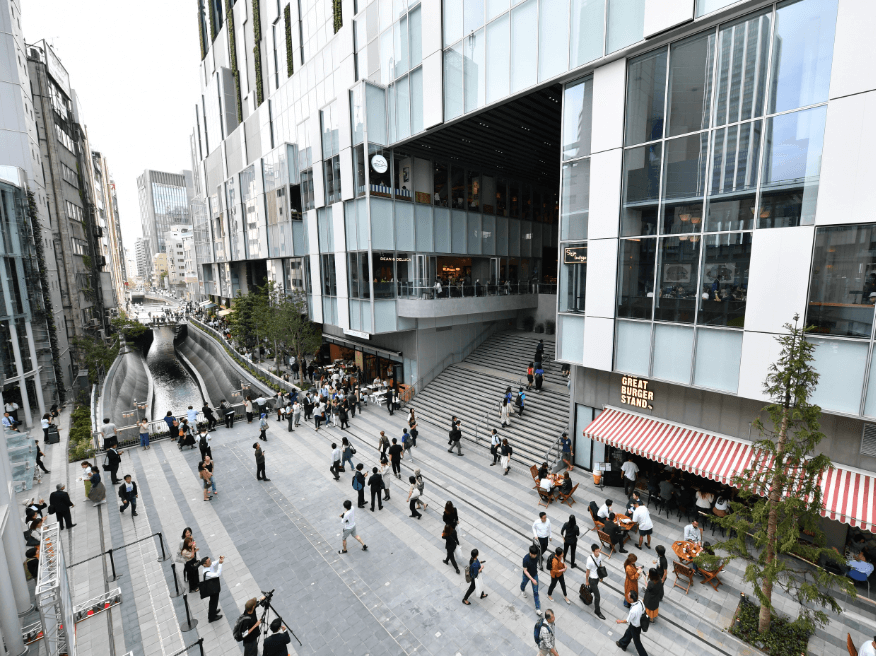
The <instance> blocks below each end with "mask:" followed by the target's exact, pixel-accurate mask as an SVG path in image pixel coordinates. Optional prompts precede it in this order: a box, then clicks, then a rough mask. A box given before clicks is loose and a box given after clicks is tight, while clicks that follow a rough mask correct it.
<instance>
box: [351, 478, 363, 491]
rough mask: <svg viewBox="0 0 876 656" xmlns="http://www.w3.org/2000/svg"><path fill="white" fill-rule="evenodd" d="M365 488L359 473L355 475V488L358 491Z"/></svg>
mask: <svg viewBox="0 0 876 656" xmlns="http://www.w3.org/2000/svg"><path fill="white" fill-rule="evenodd" d="M364 488H365V486H364V485H362V481H360V480H359V474H356V475H355V476H353V489H354V490H356V491H357V492H358V491H359V490H362V489H364Z"/></svg>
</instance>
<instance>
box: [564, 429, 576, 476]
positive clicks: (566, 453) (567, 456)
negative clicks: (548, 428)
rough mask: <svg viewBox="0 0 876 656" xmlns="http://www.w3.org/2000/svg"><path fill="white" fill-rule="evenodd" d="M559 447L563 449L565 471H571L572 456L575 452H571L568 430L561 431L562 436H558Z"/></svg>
mask: <svg viewBox="0 0 876 656" xmlns="http://www.w3.org/2000/svg"><path fill="white" fill-rule="evenodd" d="M560 447H561V448H562V450H563V455H562V460H563V462H564V463H566V471H572V469H573V466H572V457H573V456H574V455H575V454H574V453H573V452H572V440H570V439H569V433H568V431H563V436H562V437H561V438H560Z"/></svg>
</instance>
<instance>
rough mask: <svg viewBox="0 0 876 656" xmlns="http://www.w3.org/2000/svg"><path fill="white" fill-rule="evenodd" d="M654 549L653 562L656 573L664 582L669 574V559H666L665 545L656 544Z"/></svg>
mask: <svg viewBox="0 0 876 656" xmlns="http://www.w3.org/2000/svg"><path fill="white" fill-rule="evenodd" d="M654 551H656V552H657V560H655V561H654V564H655V565H656V566H657V567H656V569H657V574H659V575H660V582H661V583H666V577H667V576H669V561H668V560H666V547H664V546H663V545H662V544H658V545H657V546H656V547H654Z"/></svg>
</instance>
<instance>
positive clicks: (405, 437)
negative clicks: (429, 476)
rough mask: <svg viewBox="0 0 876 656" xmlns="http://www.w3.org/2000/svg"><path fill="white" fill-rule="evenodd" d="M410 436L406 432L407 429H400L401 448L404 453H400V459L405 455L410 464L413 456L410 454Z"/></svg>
mask: <svg viewBox="0 0 876 656" xmlns="http://www.w3.org/2000/svg"><path fill="white" fill-rule="evenodd" d="M411 443H412V440H411V434H410V433H409V432H408V429H407V427H405V428H403V429H402V448H403V449H404V451H403V452H402V458H404V457H405V454H407V455H409V456H410V458H411V462H413V461H414V454H413V453H412V452H411Z"/></svg>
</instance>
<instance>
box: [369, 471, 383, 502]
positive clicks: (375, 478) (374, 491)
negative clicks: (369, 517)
mask: <svg viewBox="0 0 876 656" xmlns="http://www.w3.org/2000/svg"><path fill="white" fill-rule="evenodd" d="M368 489H369V490H371V512H374V499H375V498H376V499H377V509H378V510H383V497H382V496H381V495H380V493H381V491H382V490H383V476H382V475H381V474H380V472H379V471H378V470H377V467H372V468H371V476H369V477H368Z"/></svg>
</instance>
